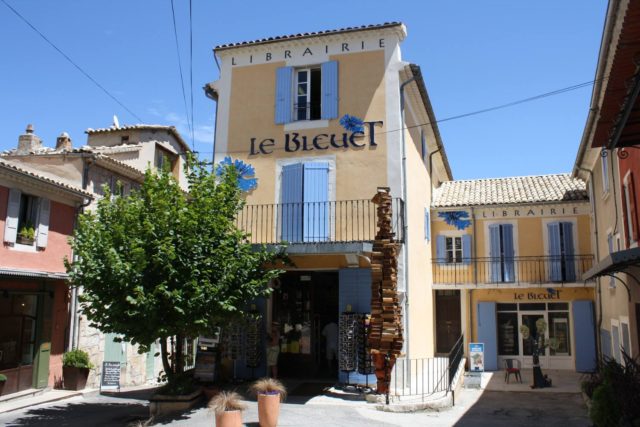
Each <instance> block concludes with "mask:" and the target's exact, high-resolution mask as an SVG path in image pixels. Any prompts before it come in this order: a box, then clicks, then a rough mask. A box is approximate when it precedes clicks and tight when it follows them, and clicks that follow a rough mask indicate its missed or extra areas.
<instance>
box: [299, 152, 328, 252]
mask: <svg viewBox="0 0 640 427" xmlns="http://www.w3.org/2000/svg"><path fill="white" fill-rule="evenodd" d="M302 194H303V199H302V200H303V202H304V203H303V215H304V232H303V233H304V234H303V240H304V241H305V242H324V241H327V240H329V163H327V162H309V163H305V164H304V190H303V192H302Z"/></svg>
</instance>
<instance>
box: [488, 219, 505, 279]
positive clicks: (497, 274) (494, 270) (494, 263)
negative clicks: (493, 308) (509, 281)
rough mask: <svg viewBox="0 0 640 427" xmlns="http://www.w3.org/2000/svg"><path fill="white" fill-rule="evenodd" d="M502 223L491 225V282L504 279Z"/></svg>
mask: <svg viewBox="0 0 640 427" xmlns="http://www.w3.org/2000/svg"><path fill="white" fill-rule="evenodd" d="M500 249H501V248H500V225H498V224H492V225H490V226H489V257H491V269H490V271H491V282H493V283H495V282H501V281H502V269H501V267H502V265H501V262H500Z"/></svg>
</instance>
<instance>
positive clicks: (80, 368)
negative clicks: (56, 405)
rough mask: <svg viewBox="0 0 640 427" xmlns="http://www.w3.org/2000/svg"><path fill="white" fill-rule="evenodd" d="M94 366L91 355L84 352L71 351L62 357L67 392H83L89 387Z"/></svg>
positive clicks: (63, 377)
mask: <svg viewBox="0 0 640 427" xmlns="http://www.w3.org/2000/svg"><path fill="white" fill-rule="evenodd" d="M91 369H93V364H92V363H91V361H90V360H89V354H87V352H86V351H82V350H78V349H76V350H71V351H69V352H67V353H65V354H64V356H62V379H63V382H64V388H65V389H67V390H82V389H83V388H84V387H85V386H86V385H87V378H88V377H89V371H90V370H91Z"/></svg>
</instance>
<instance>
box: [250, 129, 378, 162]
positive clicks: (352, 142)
mask: <svg viewBox="0 0 640 427" xmlns="http://www.w3.org/2000/svg"><path fill="white" fill-rule="evenodd" d="M362 123H363V124H364V125H363V129H362V131H360V130H356V131H353V132H343V133H341V134H336V133H330V134H328V133H319V134H316V135H311V136H308V135H301V134H300V133H298V132H287V133H285V134H284V139H283V140H277V139H276V138H264V139H262V140H260V139H259V138H251V144H250V150H249V154H250V155H251V156H258V155H269V154H272V153H273V152H274V151H275V150H278V149H283V150H284V151H285V152H287V153H295V152H299V151H304V152H309V151H325V150H329V149H349V148H356V149H358V148H364V147H366V146H367V145H368V146H369V147H376V146H377V145H378V143H377V142H376V137H375V128H376V126H382V125H383V124H384V122H382V121H372V122H362Z"/></svg>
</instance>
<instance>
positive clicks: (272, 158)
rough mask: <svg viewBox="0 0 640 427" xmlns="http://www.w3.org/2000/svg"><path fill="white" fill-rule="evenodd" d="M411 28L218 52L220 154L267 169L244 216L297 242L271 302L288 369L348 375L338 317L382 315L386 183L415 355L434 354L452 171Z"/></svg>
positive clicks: (256, 228) (268, 238)
mask: <svg viewBox="0 0 640 427" xmlns="http://www.w3.org/2000/svg"><path fill="white" fill-rule="evenodd" d="M405 36H406V29H405V27H404V25H402V24H401V23H385V24H381V25H370V26H364V27H357V28H347V29H339V30H330V31H322V32H317V33H304V34H297V35H291V36H280V37H271V38H266V39H261V40H255V41H247V42H240V43H233V44H228V45H222V46H218V47H216V48H215V49H214V52H215V57H216V62H217V64H218V65H219V70H220V76H219V79H218V80H217V81H215V82H213V83H210V84H208V85H207V87H206V88H205V90H206V92H207V95H208V96H209V97H211V98H213V99H215V100H216V101H217V106H216V109H217V115H216V131H215V161H216V162H220V161H222V160H223V159H224V158H225V157H227V156H229V157H231V158H233V160H234V161H235V160H238V159H239V160H241V161H243V162H244V163H246V164H250V165H251V166H252V167H253V168H254V170H255V178H257V186H256V187H255V188H254V189H252V190H251V191H249V192H248V193H247V196H246V197H247V206H246V207H245V209H244V211H243V212H242V213H241V214H240V216H239V218H238V221H239V224H240V225H241V226H242V227H243V228H245V229H246V230H247V231H249V232H250V233H251V236H252V237H251V238H252V240H253V242H254V243H264V244H273V245H277V244H278V243H280V242H282V241H287V242H288V243H289V247H288V252H289V254H290V256H291V258H292V260H293V262H294V264H295V266H294V267H291V268H289V269H288V271H287V273H286V274H284V275H283V276H282V278H281V279H280V283H278V284H276V287H277V289H276V291H275V292H274V293H273V295H272V297H271V298H270V299H269V300H268V301H267V302H266V306H265V308H264V313H265V316H266V322H265V323H266V325H272V324H275V325H276V329H278V333H279V335H280V340H281V342H280V344H281V345H280V349H281V352H280V363H279V364H280V369H281V370H282V371H283V372H281V374H283V375H294V376H295V375H298V376H314V375H320V373H322V372H325V373H327V375H335V370H334V371H333V373H331V372H330V370H327V369H326V361H325V359H326V358H327V357H330V356H332V354H331V353H333V351H334V350H335V349H334V348H331V347H332V345H331V344H328V345H327V344H325V341H327V339H326V338H327V337H328V338H329V341H330V338H331V335H332V334H331V331H330V329H331V327H330V328H328V329H325V326H326V325H328V324H331V323H338V317H339V313H341V312H344V311H347V310H352V311H354V312H358V313H363V312H367V311H369V307H370V301H371V270H370V266H371V261H370V254H371V251H372V241H373V240H374V236H375V233H376V229H377V224H376V217H375V205H374V204H373V203H372V202H371V199H372V197H373V196H374V195H375V194H376V191H377V189H378V187H388V188H389V189H390V192H391V195H392V196H393V198H394V202H393V210H394V212H393V221H394V230H395V233H396V238H397V239H398V240H399V241H400V242H401V250H400V256H399V260H398V264H399V274H398V287H399V289H400V300H401V304H402V307H403V313H404V321H405V325H404V327H405V349H404V350H405V353H406V354H407V355H408V356H409V357H412V358H417V357H427V356H432V355H433V354H434V351H435V348H434V341H433V337H432V335H431V334H430V333H428V331H430V330H432V329H433V316H432V314H431V313H432V308H433V307H432V305H433V301H432V297H433V294H432V292H431V289H430V286H429V281H430V277H431V262H430V259H431V250H430V239H429V238H428V235H427V234H428V228H429V227H428V224H429V221H428V215H429V206H430V205H431V188H432V187H436V186H438V185H439V184H440V183H441V182H443V181H447V180H450V179H451V178H452V177H451V172H450V169H449V165H448V162H447V158H446V155H445V152H444V148H443V146H442V143H441V141H440V136H439V133H438V129H437V126H436V125H435V117H434V114H433V111H432V109H431V104H430V102H429V98H428V96H427V91H426V88H425V84H424V81H423V78H422V74H421V72H420V68H419V67H418V66H416V65H414V64H410V63H407V62H405V61H403V60H402V57H401V54H400V45H401V43H402V42H403V40H404V39H405ZM407 177H409V178H407ZM407 230H410V232H409V233H408V232H407ZM408 301H410V302H411V304H409V303H408ZM266 329H268V326H267V328H266ZM323 331H324V335H323ZM323 366H324V368H323ZM323 369H325V370H324V371H323ZM354 378H355V377H353V378H352V380H354V381H356V380H357V381H359V380H358V379H354ZM360 380H361V378H360Z"/></svg>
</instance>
